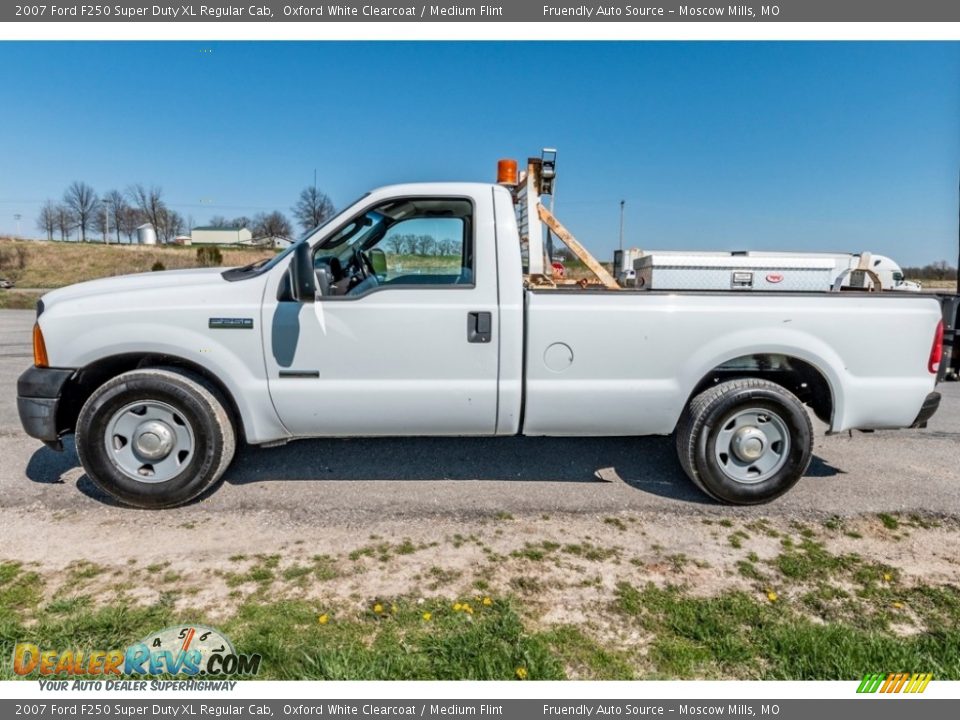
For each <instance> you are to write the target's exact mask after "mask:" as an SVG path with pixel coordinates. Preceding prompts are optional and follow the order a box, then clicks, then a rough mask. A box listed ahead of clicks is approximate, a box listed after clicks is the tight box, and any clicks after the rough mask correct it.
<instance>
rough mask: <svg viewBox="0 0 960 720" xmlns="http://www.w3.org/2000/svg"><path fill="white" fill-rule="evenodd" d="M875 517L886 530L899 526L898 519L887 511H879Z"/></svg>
mask: <svg viewBox="0 0 960 720" xmlns="http://www.w3.org/2000/svg"><path fill="white" fill-rule="evenodd" d="M877 518H878V519H879V520H880V522H881V523H883V526H884V527H885V528H886V529H887V530H896V529H897V528H899V527H900V521H899V520H898V519H897V518H896V517H894V516H893V515H891V514H889V513H879V514H878V515H877Z"/></svg>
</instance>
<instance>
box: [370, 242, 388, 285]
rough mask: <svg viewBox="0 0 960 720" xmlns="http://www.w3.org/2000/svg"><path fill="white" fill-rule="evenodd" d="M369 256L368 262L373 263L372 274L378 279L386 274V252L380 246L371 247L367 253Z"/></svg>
mask: <svg viewBox="0 0 960 720" xmlns="http://www.w3.org/2000/svg"><path fill="white" fill-rule="evenodd" d="M367 255H368V256H369V258H370V264H371V265H373V274H374V275H376V276H377V279H378V280H382V279H383V278H385V277H386V276H387V254H386V253H385V252H384V251H383V250H381V249H380V248H373V250H371V251H370V252H368V253H367Z"/></svg>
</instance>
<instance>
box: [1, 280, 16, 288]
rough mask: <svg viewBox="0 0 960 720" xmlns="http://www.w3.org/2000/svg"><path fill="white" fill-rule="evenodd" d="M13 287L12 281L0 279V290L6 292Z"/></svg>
mask: <svg viewBox="0 0 960 720" xmlns="http://www.w3.org/2000/svg"><path fill="white" fill-rule="evenodd" d="M12 287H13V280H7V279H6V278H0V290H8V289H10V288H12Z"/></svg>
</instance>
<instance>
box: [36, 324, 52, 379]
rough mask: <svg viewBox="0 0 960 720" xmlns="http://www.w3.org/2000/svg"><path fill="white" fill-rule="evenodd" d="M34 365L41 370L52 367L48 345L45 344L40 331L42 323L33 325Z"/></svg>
mask: <svg viewBox="0 0 960 720" xmlns="http://www.w3.org/2000/svg"><path fill="white" fill-rule="evenodd" d="M33 364H34V365H36V366H37V367H41V368H45V367H49V365H50V361H49V360H48V359H47V345H46V343H44V342H43V333H42V332H41V331H40V323H34V324H33Z"/></svg>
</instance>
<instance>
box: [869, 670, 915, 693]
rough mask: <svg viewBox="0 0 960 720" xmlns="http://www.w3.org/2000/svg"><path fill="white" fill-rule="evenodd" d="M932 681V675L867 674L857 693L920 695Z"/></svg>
mask: <svg viewBox="0 0 960 720" xmlns="http://www.w3.org/2000/svg"><path fill="white" fill-rule="evenodd" d="M931 680H933V674H932V673H913V674H911V673H867V674H866V675H864V676H863V680H861V681H860V685H859V686H858V687H857V692H858V693H875V692H880V693H886V694H892V693H912V694H916V693H922V692H923V691H924V690H926V689H927V685H929V684H930V681H931Z"/></svg>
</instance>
